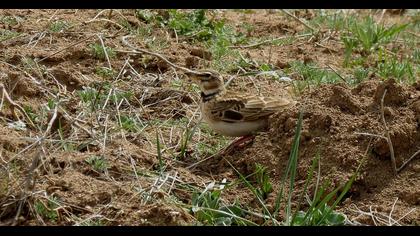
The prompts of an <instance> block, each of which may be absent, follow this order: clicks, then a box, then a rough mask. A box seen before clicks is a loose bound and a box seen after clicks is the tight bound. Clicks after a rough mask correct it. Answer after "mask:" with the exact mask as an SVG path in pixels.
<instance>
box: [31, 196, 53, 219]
mask: <svg viewBox="0 0 420 236" xmlns="http://www.w3.org/2000/svg"><path fill="white" fill-rule="evenodd" d="M58 206H59V205H58V199H57V198H56V197H51V198H49V199H48V200H47V203H44V202H43V201H41V200H37V201H35V204H34V208H35V212H36V214H38V215H40V216H41V217H42V218H43V219H46V220H49V221H51V222H54V223H55V222H57V219H58V214H57V211H56V208H57V207H58Z"/></svg>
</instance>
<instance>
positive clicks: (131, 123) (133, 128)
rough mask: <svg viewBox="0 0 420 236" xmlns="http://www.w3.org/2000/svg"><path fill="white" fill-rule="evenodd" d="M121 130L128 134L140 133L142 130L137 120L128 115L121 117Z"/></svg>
mask: <svg viewBox="0 0 420 236" xmlns="http://www.w3.org/2000/svg"><path fill="white" fill-rule="evenodd" d="M120 122H121V128H123V129H124V130H126V131H128V132H133V133H134V132H138V131H140V130H141V125H140V124H139V122H138V121H137V120H136V118H134V117H131V116H128V115H121V116H120Z"/></svg>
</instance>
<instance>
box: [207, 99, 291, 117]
mask: <svg viewBox="0 0 420 236" xmlns="http://www.w3.org/2000/svg"><path fill="white" fill-rule="evenodd" d="M293 103H294V102H293V101H291V100H290V99H286V98H267V97H259V96H239V95H236V96H230V97H223V98H219V99H216V100H215V101H213V103H212V104H211V106H210V107H209V109H210V112H209V113H210V115H211V116H212V118H213V120H221V121H226V122H241V121H255V120H259V119H263V118H267V117H268V116H270V115H271V114H273V113H275V112H276V111H279V110H281V109H282V108H284V107H287V106H289V105H291V104H293Z"/></svg>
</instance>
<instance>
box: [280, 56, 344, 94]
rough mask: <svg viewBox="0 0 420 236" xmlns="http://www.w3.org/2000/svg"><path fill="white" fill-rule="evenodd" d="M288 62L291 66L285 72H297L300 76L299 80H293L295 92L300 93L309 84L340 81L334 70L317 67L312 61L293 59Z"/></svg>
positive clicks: (315, 84) (317, 84)
mask: <svg viewBox="0 0 420 236" xmlns="http://www.w3.org/2000/svg"><path fill="white" fill-rule="evenodd" d="M290 64H291V67H290V68H288V69H287V70H285V72H286V73H288V72H295V73H298V74H299V75H300V76H301V78H302V79H301V80H294V81H293V88H294V91H295V93H296V94H300V93H302V92H303V91H304V90H305V89H306V88H308V87H310V86H319V85H321V84H332V83H337V82H339V81H342V80H341V78H340V77H339V76H338V75H337V74H336V73H335V72H332V71H329V70H324V69H321V68H318V67H317V66H316V65H315V64H313V63H310V64H305V63H303V62H301V61H295V62H292V63H290Z"/></svg>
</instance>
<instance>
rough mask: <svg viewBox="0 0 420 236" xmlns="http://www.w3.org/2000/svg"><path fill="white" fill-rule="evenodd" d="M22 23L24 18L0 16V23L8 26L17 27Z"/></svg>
mask: <svg viewBox="0 0 420 236" xmlns="http://www.w3.org/2000/svg"><path fill="white" fill-rule="evenodd" d="M20 21H22V18H20V17H18V16H0V22H1V23H3V24H5V25H8V26H15V25H17V24H19V22H20Z"/></svg>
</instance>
